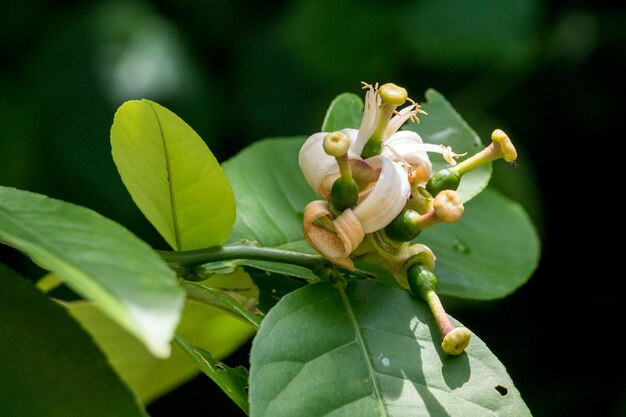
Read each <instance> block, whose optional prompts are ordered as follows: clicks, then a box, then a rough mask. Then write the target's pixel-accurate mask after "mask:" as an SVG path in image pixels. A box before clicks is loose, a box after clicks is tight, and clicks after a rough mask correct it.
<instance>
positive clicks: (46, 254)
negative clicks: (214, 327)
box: [0, 187, 183, 357]
mask: <svg viewBox="0 0 626 417" xmlns="http://www.w3.org/2000/svg"><path fill="white" fill-rule="evenodd" d="M0 242H4V243H6V244H8V245H10V246H13V247H15V248H17V249H19V250H21V251H22V252H24V253H26V254H27V255H29V256H30V257H32V258H33V260H35V261H36V262H37V263H39V264H40V265H41V266H42V267H44V268H46V269H48V270H50V271H52V272H55V273H56V274H57V276H58V277H59V278H60V279H62V280H63V281H64V282H65V283H67V284H68V285H69V286H70V287H71V288H72V289H74V290H75V291H76V292H78V293H79V294H81V295H82V296H84V297H86V298H88V299H91V300H93V301H95V302H96V303H97V304H98V306H99V307H100V308H101V309H102V310H103V311H104V312H105V313H106V314H107V315H108V316H109V317H111V318H112V319H113V320H115V321H116V322H118V323H119V324H120V325H122V326H123V327H125V328H126V329H127V330H128V331H129V332H131V333H132V334H134V335H135V336H136V337H137V338H139V339H140V340H141V341H142V342H143V343H144V344H145V345H146V347H147V348H148V349H149V350H150V351H151V352H152V353H154V354H155V355H157V356H160V357H166V356H167V355H168V354H169V351H170V345H169V342H170V340H171V338H172V336H173V332H174V328H175V327H176V324H177V323H178V320H179V318H180V310H181V309H182V304H183V293H182V291H181V290H180V288H178V287H177V286H176V281H175V274H174V273H173V272H172V271H171V270H170V269H169V268H168V267H167V265H166V264H165V263H164V262H163V261H162V260H161V259H160V258H159V257H158V256H157V255H156V253H155V252H154V251H153V250H152V249H150V247H149V246H148V245H146V244H145V243H144V242H142V241H141V240H139V239H138V238H137V237H135V236H134V235H133V234H131V233H130V232H129V231H128V230H126V229H125V228H123V227H122V226H120V225H118V224H117V223H115V222H113V221H111V220H109V219H106V218H104V217H102V216H100V215H99V214H98V213H96V212H94V211H91V210H89V209H87V208H84V207H80V206H76V205H73V204H70V203H66V202H63V201H60V200H55V199H52V198H49V197H46V196H44V195H41V194H35V193H31V192H27V191H21V190H16V189H14V188H6V187H0Z"/></svg>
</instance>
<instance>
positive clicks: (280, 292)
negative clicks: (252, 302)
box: [245, 268, 305, 313]
mask: <svg viewBox="0 0 626 417" xmlns="http://www.w3.org/2000/svg"><path fill="white" fill-rule="evenodd" d="M245 269H246V272H247V273H248V274H249V275H250V277H251V278H252V281H254V284H255V285H256V286H257V287H258V288H259V304H258V308H259V310H261V311H263V312H264V313H267V312H268V311H270V309H271V308H272V307H274V306H275V305H276V303H277V302H278V301H279V300H280V299H281V298H282V297H284V296H285V295H287V294H289V293H290V292H292V291H295V290H297V289H298V288H301V287H303V286H304V285H305V283H304V282H302V281H300V280H297V279H294V278H291V277H289V276H286V275H282V274H275V273H271V272H270V271H264V270H259V269H256V268H245Z"/></svg>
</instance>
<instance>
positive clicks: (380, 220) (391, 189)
mask: <svg viewBox="0 0 626 417" xmlns="http://www.w3.org/2000/svg"><path fill="white" fill-rule="evenodd" d="M367 161H368V163H370V164H371V165H373V166H376V165H377V164H381V165H382V170H381V172H380V177H379V178H378V181H377V182H376V185H374V189H373V190H372V191H371V193H370V194H369V195H368V196H367V197H366V198H365V199H364V200H363V201H362V202H361V203H359V204H358V205H357V206H356V207H355V208H354V209H353V210H354V214H355V215H356V216H357V218H358V219H359V220H360V221H361V224H362V225H363V230H364V231H365V233H372V232H375V231H376V230H379V229H382V228H383V227H385V226H387V225H388V224H389V223H391V221H392V220H393V219H394V218H395V217H396V216H397V215H398V214H399V213H400V211H402V208H403V207H404V205H405V204H406V202H407V199H408V198H409V194H410V192H411V185H410V184H409V180H408V177H407V173H406V171H405V170H404V169H403V168H402V166H401V165H400V164H397V163H395V162H392V161H391V160H390V159H388V158H384V157H373V158H369V159H368V160H367Z"/></svg>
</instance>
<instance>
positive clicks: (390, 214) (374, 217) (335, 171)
mask: <svg viewBox="0 0 626 417" xmlns="http://www.w3.org/2000/svg"><path fill="white" fill-rule="evenodd" d="M364 88H365V89H367V93H366V95H365V103H364V111H363V119H362V121H361V125H360V128H359V129H358V130H356V129H342V130H341V132H343V134H345V135H343V136H344V137H345V138H347V139H345V140H349V146H347V150H346V153H345V155H347V158H346V156H344V155H341V157H342V158H344V159H343V160H346V159H347V161H349V166H350V167H351V169H348V171H351V174H350V175H353V177H354V180H355V181H356V182H357V183H358V184H359V196H358V203H357V204H356V205H355V206H354V207H350V208H347V209H345V210H343V211H342V212H341V213H337V212H335V213H333V208H332V207H331V206H330V205H329V202H328V199H329V198H330V193H331V188H332V185H333V183H334V182H335V181H336V180H337V179H338V178H339V177H340V176H341V173H340V166H339V157H338V156H336V155H335V156H333V155H330V154H328V153H327V152H326V151H325V149H324V139H325V138H326V137H327V136H328V135H329V132H319V133H315V134H313V135H311V136H310V137H309V138H308V139H307V140H306V141H305V143H304V145H303V146H302V148H301V149H300V154H299V163H300V168H301V169H302V172H303V174H304V177H305V179H306V181H307V182H308V184H309V186H311V188H312V189H313V191H315V193H316V194H317V195H319V196H320V197H322V198H323V200H317V201H313V202H312V203H310V204H309V205H307V206H306V208H305V210H304V220H303V230H304V235H305V237H306V239H307V241H308V242H309V244H310V245H311V246H312V247H313V248H314V249H315V250H317V251H318V252H319V253H320V254H322V255H323V256H325V257H326V258H328V259H329V260H330V261H332V262H334V263H336V264H338V265H341V266H344V267H348V268H352V267H353V263H352V260H351V259H350V254H351V253H352V252H354V251H355V250H356V249H357V247H358V246H359V245H360V243H361V242H362V241H363V238H364V237H365V235H366V234H369V233H373V232H376V231H378V230H380V229H382V228H384V227H385V226H387V225H388V224H389V223H390V222H391V221H392V220H393V219H394V218H395V217H396V216H397V215H398V214H399V213H400V211H402V209H403V208H404V206H405V205H406V203H407V201H408V200H409V197H410V195H411V184H414V185H422V184H425V183H426V181H428V179H429V178H430V176H431V171H432V164H431V162H430V160H429V158H428V155H427V152H436V153H440V154H442V155H443V156H444V158H445V159H446V160H448V162H450V163H452V164H454V163H455V162H454V159H453V158H455V157H458V156H460V155H458V154H455V153H454V152H452V150H451V149H449V148H445V147H442V146H438V145H433V144H425V143H423V141H422V138H421V137H420V136H419V135H418V134H417V133H416V132H413V131H398V130H399V129H400V127H401V126H402V125H403V124H404V123H405V122H406V121H407V120H416V121H417V114H418V113H423V114H425V113H424V112H423V111H422V110H421V109H420V107H419V105H418V104H417V103H415V102H414V101H413V100H411V99H409V98H408V95H407V92H406V90H405V89H404V88H402V87H398V86H397V85H395V84H391V83H389V84H384V85H382V86H380V87H378V85H377V84H376V85H375V86H372V85H370V84H365V83H364ZM407 100H408V101H409V102H410V105H408V106H406V107H405V108H403V109H402V110H400V111H397V110H396V109H397V107H399V106H401V105H403V104H404V103H405V102H406V101H407Z"/></svg>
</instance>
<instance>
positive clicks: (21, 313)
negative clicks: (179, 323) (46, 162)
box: [0, 199, 147, 417]
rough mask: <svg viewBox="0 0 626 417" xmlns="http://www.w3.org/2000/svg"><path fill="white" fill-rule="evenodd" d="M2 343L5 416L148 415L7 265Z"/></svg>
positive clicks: (0, 406)
mask: <svg viewBox="0 0 626 417" xmlns="http://www.w3.org/2000/svg"><path fill="white" fill-rule="evenodd" d="M0 201H2V199H0ZM0 340H1V341H2V343H0V358H2V360H1V361H0V381H2V382H1V383H0V385H1V386H2V388H1V389H0V415H2V416H3V417H24V416H37V417H57V416H58V417H84V416H93V417H110V416H128V417H132V416H144V417H145V416H147V414H146V413H145V411H144V410H143V409H142V408H141V406H140V405H139V403H138V402H137V400H136V399H135V398H134V396H133V395H132V393H131V392H130V391H129V390H128V389H127V388H126V387H125V386H124V384H123V383H122V381H120V379H119V377H118V376H117V375H116V374H115V373H114V372H113V371H112V370H111V368H109V366H108V364H107V361H106V359H105V357H104V356H103V355H102V353H101V352H100V351H99V350H98V348H97V347H96V346H95V345H94V343H93V342H92V340H91V338H90V337H89V336H88V335H87V334H86V333H85V332H84V331H83V330H82V329H81V327H80V326H79V325H78V324H77V323H76V322H75V321H74V320H72V319H71V318H70V316H68V314H67V313H66V312H65V311H64V310H63V308H62V307H60V306H59V305H57V304H56V303H54V302H52V301H50V300H49V299H48V298H47V297H46V296H44V295H43V294H42V293H40V292H39V291H37V289H36V288H35V287H34V286H33V285H32V284H31V283H29V282H28V281H27V280H25V279H23V278H21V277H19V276H18V275H17V274H16V273H15V272H13V271H11V270H9V269H8V268H6V267H4V266H3V265H0Z"/></svg>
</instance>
